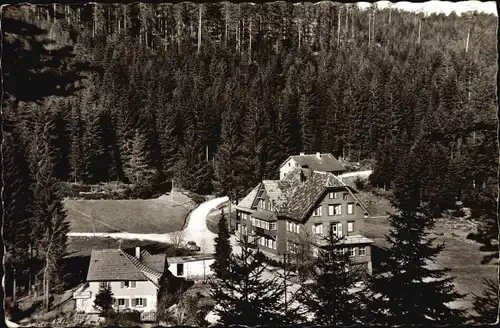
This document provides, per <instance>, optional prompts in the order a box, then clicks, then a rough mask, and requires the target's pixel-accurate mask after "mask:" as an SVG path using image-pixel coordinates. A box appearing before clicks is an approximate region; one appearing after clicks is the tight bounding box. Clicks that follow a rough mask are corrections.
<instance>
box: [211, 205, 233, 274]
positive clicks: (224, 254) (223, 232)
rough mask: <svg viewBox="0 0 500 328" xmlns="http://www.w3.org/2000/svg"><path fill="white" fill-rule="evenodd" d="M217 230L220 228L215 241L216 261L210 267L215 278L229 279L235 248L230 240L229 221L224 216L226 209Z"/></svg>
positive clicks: (222, 213)
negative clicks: (231, 259)
mask: <svg viewBox="0 0 500 328" xmlns="http://www.w3.org/2000/svg"><path fill="white" fill-rule="evenodd" d="M217 228H218V232H217V237H215V240H214V241H215V244H214V245H215V254H214V257H215V260H214V262H213V263H212V264H211V265H210V268H211V269H212V271H213V272H214V273H215V277H217V278H218V279H227V278H229V273H230V271H229V264H230V258H231V253H232V251H233V248H232V246H231V242H230V240H229V238H230V237H231V235H230V234H229V230H228V226H227V220H226V216H225V214H224V209H222V212H221V215H220V219H219V224H218V225H217Z"/></svg>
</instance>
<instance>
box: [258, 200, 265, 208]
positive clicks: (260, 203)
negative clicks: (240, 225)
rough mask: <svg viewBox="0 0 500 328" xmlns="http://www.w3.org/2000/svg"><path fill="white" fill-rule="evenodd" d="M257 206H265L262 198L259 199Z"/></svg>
mask: <svg viewBox="0 0 500 328" xmlns="http://www.w3.org/2000/svg"><path fill="white" fill-rule="evenodd" d="M259 207H260V208H262V209H264V208H266V207H265V204H264V200H263V199H261V200H259Z"/></svg>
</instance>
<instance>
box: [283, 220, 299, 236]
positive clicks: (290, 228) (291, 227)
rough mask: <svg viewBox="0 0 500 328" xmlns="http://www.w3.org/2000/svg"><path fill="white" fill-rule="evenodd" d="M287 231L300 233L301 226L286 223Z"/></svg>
mask: <svg viewBox="0 0 500 328" xmlns="http://www.w3.org/2000/svg"><path fill="white" fill-rule="evenodd" d="M286 231H290V232H295V233H299V232H300V225H299V224H298V223H295V222H292V221H286Z"/></svg>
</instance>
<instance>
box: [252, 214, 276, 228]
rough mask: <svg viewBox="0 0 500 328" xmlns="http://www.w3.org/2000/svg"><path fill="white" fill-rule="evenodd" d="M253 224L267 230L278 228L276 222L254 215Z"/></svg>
mask: <svg viewBox="0 0 500 328" xmlns="http://www.w3.org/2000/svg"><path fill="white" fill-rule="evenodd" d="M252 225H253V226H255V227H257V228H262V229H266V230H276V222H267V221H264V220H259V219H256V218H254V217H252Z"/></svg>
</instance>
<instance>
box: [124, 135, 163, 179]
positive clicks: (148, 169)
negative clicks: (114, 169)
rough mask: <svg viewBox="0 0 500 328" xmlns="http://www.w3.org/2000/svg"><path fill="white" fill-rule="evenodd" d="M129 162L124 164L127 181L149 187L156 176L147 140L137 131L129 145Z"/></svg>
mask: <svg viewBox="0 0 500 328" xmlns="http://www.w3.org/2000/svg"><path fill="white" fill-rule="evenodd" d="M127 153H128V156H127V161H126V162H125V163H124V168H123V171H124V173H125V176H126V177H127V179H128V180H129V181H130V182H131V183H132V184H133V185H134V186H139V185H148V184H149V183H150V182H151V181H152V178H153V176H154V174H155V170H154V169H153V168H152V166H151V160H150V158H149V154H148V150H147V148H146V138H145V137H144V136H143V135H142V134H141V132H139V130H136V131H135V135H134V139H133V140H131V141H129V142H128V144H127Z"/></svg>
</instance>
